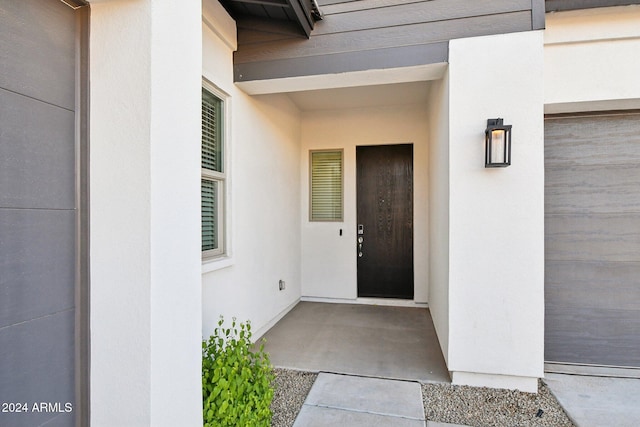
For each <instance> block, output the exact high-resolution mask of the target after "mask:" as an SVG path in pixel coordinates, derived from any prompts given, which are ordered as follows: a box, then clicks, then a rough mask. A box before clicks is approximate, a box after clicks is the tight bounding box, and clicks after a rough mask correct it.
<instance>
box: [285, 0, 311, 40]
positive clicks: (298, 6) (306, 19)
mask: <svg viewBox="0 0 640 427" xmlns="http://www.w3.org/2000/svg"><path fill="white" fill-rule="evenodd" d="M303 1H304V0H288V2H289V6H290V7H291V10H293V13H294V14H295V15H296V19H297V20H298V22H299V23H300V26H301V27H302V31H304V34H305V35H306V36H307V38H309V36H310V35H311V30H313V20H312V19H311V11H306V8H305V7H304V5H303V4H302V2H303Z"/></svg>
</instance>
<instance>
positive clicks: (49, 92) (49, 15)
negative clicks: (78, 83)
mask: <svg viewBox="0 0 640 427" xmlns="http://www.w3.org/2000/svg"><path fill="white" fill-rule="evenodd" d="M34 23H35V24H34ZM0 24H1V25H0V88H4V89H8V90H10V91H13V92H17V93H22V94H25V95H27V96H30V97H33V98H36V99H40V100H43V101H45V102H48V103H51V104H55V105H58V106H61V107H64V108H67V109H73V108H74V104H75V30H74V29H75V25H76V24H75V16H74V14H73V13H72V11H71V10H70V9H69V7H68V6H66V5H65V4H64V3H62V2H60V1H40V0H20V1H15V0H0ZM70 29H71V30H72V31H69V30H70ZM61 77H62V78H61Z"/></svg>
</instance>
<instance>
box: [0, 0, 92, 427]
mask: <svg viewBox="0 0 640 427" xmlns="http://www.w3.org/2000/svg"><path fill="white" fill-rule="evenodd" d="M85 16H86V11H79V10H74V9H73V8H71V7H70V6H68V5H66V4H64V3H62V2H61V1H60V0H19V1H18V0H0V404H1V405H2V407H1V408H0V425H1V426H40V425H44V424H46V425H47V426H49V425H51V426H54V425H55V426H73V425H75V423H76V420H80V419H81V416H82V415H81V412H82V409H81V407H82V405H81V404H80V403H79V402H80V401H81V399H80V396H78V395H79V394H82V388H80V383H81V380H82V377H83V376H84V375H85V374H86V370H82V369H81V368H80V366H81V363H80V362H81V361H82V360H83V359H84V357H85V356H86V353H85V351H86V346H84V344H83V340H84V338H83V337H84V335H83V333H84V332H83V331H84V326H86V324H85V323H84V321H82V320H81V318H83V309H86V306H85V305H84V304H83V303H81V302H80V301H82V300H83V299H85V298H86V294H84V293H83V292H84V290H85V289H86V288H83V287H81V286H80V285H79V284H80V283H81V281H82V280H81V279H82V277H83V276H85V275H86V271H85V269H84V268H83V267H84V266H85V264H84V263H83V262H82V261H81V260H82V253H83V252H84V249H83V247H82V246H81V245H80V242H81V239H79V238H78V237H79V236H80V235H81V232H80V231H79V230H81V228H82V227H83V224H84V220H85V218H84V215H82V214H81V213H82V212H83V210H82V206H83V202H84V200H83V198H80V197H78V196H77V194H79V193H81V190H82V185H85V182H84V181H83V180H82V179H81V178H82V177H83V175H84V173H83V172H82V170H81V168H80V165H81V164H82V162H81V161H80V159H81V158H82V156H84V155H85V154H86V152H85V150H84V148H83V147H84V146H83V145H82V144H81V143H82V141H83V139H82V138H80V137H79V136H80V135H82V134H83V128H82V127H81V126H80V124H81V123H83V120H82V118H83V116H82V115H81V114H79V113H80V111H83V108H78V105H82V102H81V101H82V98H81V97H80V95H81V93H82V91H79V90H77V89H76V87H77V83H78V82H80V81H81V80H82V79H79V77H78V76H80V75H82V71H81V69H79V68H77V66H78V65H79V64H81V63H82V62H78V60H79V58H81V57H82V55H80V53H79V52H81V51H82V48H81V47H80V45H77V44H76V42H77V41H79V40H81V39H82V38H83V36H82V31H86V27H85V26H84V24H83V17H85ZM81 307H82V309H81Z"/></svg>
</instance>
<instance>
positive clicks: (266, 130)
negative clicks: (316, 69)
mask: <svg viewBox="0 0 640 427" xmlns="http://www.w3.org/2000/svg"><path fill="white" fill-rule="evenodd" d="M208 8H209V9H208ZM207 10H210V11H211V15H209V14H207V13H205V17H204V21H205V24H203V68H202V75H203V76H204V77H205V78H206V79H207V80H209V81H210V82H211V83H213V84H214V85H215V86H217V87H218V88H219V89H220V90H222V91H223V92H225V93H226V94H227V95H228V99H227V102H228V103H229V104H230V110H229V111H228V112H229V114H230V122H229V125H230V129H229V131H228V134H227V136H228V139H227V151H228V153H227V154H228V155H229V158H228V161H229V168H228V173H227V179H228V181H227V186H228V192H227V196H228V197H227V209H228V210H227V219H228V220H229V221H228V223H227V226H228V230H227V241H228V243H229V245H230V246H229V247H228V249H229V253H228V256H226V257H223V258H221V259H219V260H214V261H212V262H205V263H203V264H202V286H203V287H202V300H203V317H202V322H203V324H202V334H203V337H207V336H209V335H210V334H211V333H212V332H213V329H214V328H215V326H216V324H217V321H218V318H219V316H220V315H223V316H225V318H227V319H231V318H232V317H234V316H235V317H237V319H238V320H241V321H244V320H251V322H252V328H253V331H254V338H257V337H258V336H260V335H261V334H262V333H264V332H266V330H267V329H268V328H269V327H270V326H272V325H273V324H274V323H275V321H276V320H277V319H278V318H280V317H281V316H282V315H284V314H285V313H286V312H287V311H288V310H290V309H291V308H292V307H293V306H294V305H295V304H296V303H297V302H298V300H299V299H300V288H301V285H300V283H301V273H300V271H301V267H300V266H301V262H300V245H301V243H300V185H299V179H300V178H299V177H300V162H299V158H300V113H299V112H298V109H297V108H296V106H295V105H294V104H293V103H292V102H291V100H290V99H289V98H288V97H287V96H286V95H264V96H256V97H251V96H249V95H247V94H245V93H244V92H242V91H241V90H239V89H238V88H237V87H236V86H235V85H234V84H233V68H232V67H233V63H232V53H233V51H232V49H233V45H234V41H233V38H234V37H235V34H231V35H230V34H229V28H235V27H234V26H233V21H231V19H230V18H229V17H228V15H226V12H225V11H224V9H222V7H221V6H220V5H219V4H218V3H217V2H215V1H213V2H207V5H206V6H205V11H207ZM225 16H226V18H224V17H225ZM214 19H217V20H218V21H219V22H220V21H221V20H222V24H220V25H219V26H214V25H215V22H214ZM229 21H230V22H231V23H232V26H231V27H230V26H229V25H228V23H229ZM214 29H215V31H214ZM279 280H284V281H285V284H286V287H285V289H284V290H282V291H280V290H278V282H279Z"/></svg>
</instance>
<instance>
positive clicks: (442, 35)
mask: <svg viewBox="0 0 640 427" xmlns="http://www.w3.org/2000/svg"><path fill="white" fill-rule="evenodd" d="M528 26H531V12H530V11H525V12H513V13H506V14H500V15H487V16H477V17H470V18H467V19H463V20H451V21H438V22H429V23H419V24H411V25H405V26H397V27H396V26H392V27H384V28H373V29H367V30H361V31H355V32H345V33H332V34H325V35H319V36H317V37H316V36H312V37H311V39H309V40H305V39H287V40H283V41H278V42H269V43H255V44H250V45H246V46H240V47H239V48H238V51H237V52H236V54H235V55H234V63H235V64H236V65H237V64H242V63H245V62H254V61H272V60H276V59H284V58H293V57H298V58H301V57H308V56H315V55H326V54H333V53H343V52H357V51H361V50H367V49H380V48H390V47H398V46H409V45H418V44H427V43H433V42H441V41H446V40H450V39H455V38H463V37H472V36H481V35H488V34H496V33H509V32H515V31H522V29H523V28H526V27H528Z"/></svg>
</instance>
